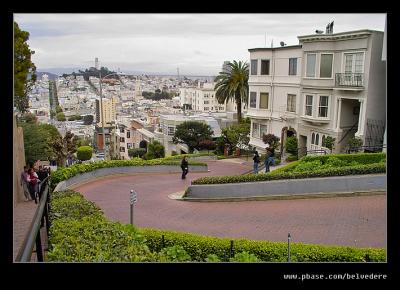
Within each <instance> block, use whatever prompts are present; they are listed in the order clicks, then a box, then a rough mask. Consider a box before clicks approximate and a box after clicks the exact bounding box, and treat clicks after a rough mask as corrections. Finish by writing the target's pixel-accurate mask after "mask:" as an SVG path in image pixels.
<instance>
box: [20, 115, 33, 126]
mask: <svg viewBox="0 0 400 290" xmlns="http://www.w3.org/2000/svg"><path fill="white" fill-rule="evenodd" d="M21 119H22V120H23V121H25V122H26V123H30V124H35V123H37V117H36V115H35V114H32V113H25V114H23V115H22V117H21Z"/></svg>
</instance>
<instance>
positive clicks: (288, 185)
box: [185, 174, 386, 199]
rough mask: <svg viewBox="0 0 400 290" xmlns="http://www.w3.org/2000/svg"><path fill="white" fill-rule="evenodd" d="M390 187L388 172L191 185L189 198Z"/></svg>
mask: <svg viewBox="0 0 400 290" xmlns="http://www.w3.org/2000/svg"><path fill="white" fill-rule="evenodd" d="M374 190H376V191H384V190H386V174H368V175H351V176H334V177H320V178H307V179H286V180H272V181H258V182H244V183H225V184H204V185H191V186H189V188H188V190H187V193H186V195H185V198H188V199H190V198H194V199H195V198H199V199H213V198H248V197H268V196H282V195H286V196H290V195H304V194H313V193H314V194H315V193H321V194H323V193H329V194H331V193H353V192H368V191H374Z"/></svg>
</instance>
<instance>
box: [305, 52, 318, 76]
mask: <svg viewBox="0 0 400 290" xmlns="http://www.w3.org/2000/svg"><path fill="white" fill-rule="evenodd" d="M316 59H317V55H316V54H307V70H306V77H315V63H316Z"/></svg>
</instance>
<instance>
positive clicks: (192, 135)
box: [172, 121, 214, 153]
mask: <svg viewBox="0 0 400 290" xmlns="http://www.w3.org/2000/svg"><path fill="white" fill-rule="evenodd" d="M212 134H214V132H213V131H212V130H211V127H210V126H209V125H207V124H204V123H201V122H196V121H186V122H183V123H182V124H180V125H178V126H176V131H175V135H174V137H173V138H172V141H173V142H174V143H175V144H177V143H182V144H186V145H187V146H188V147H189V151H190V153H192V152H193V150H194V149H200V142H201V141H204V140H211V136H212Z"/></svg>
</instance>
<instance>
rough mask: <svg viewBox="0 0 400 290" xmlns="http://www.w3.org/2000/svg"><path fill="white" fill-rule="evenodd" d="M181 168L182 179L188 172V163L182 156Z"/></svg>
mask: <svg viewBox="0 0 400 290" xmlns="http://www.w3.org/2000/svg"><path fill="white" fill-rule="evenodd" d="M181 168H182V179H185V178H186V175H187V174H188V172H189V162H188V161H187V157H186V156H184V157H183V159H182V162H181Z"/></svg>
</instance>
